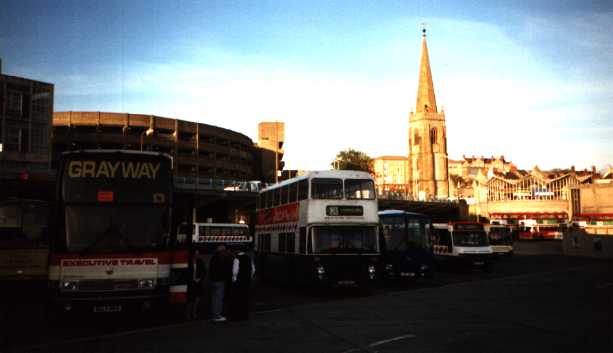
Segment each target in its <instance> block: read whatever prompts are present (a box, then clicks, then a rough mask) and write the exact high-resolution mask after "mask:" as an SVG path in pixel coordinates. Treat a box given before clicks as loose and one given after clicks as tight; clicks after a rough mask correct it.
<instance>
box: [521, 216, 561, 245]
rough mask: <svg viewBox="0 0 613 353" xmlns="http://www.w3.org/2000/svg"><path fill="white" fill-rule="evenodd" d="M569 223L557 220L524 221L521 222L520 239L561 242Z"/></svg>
mask: <svg viewBox="0 0 613 353" xmlns="http://www.w3.org/2000/svg"><path fill="white" fill-rule="evenodd" d="M566 228H567V223H566V222H565V221H560V220H557V219H524V220H520V221H519V226H518V231H519V239H522V240H537V239H538V240H545V239H550V240H551V239H557V240H561V239H562V238H563V236H564V232H565V231H566Z"/></svg>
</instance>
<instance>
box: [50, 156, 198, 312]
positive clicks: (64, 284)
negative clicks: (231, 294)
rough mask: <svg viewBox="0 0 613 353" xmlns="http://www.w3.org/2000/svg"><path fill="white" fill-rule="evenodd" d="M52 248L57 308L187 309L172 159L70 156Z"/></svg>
mask: <svg viewBox="0 0 613 353" xmlns="http://www.w3.org/2000/svg"><path fill="white" fill-rule="evenodd" d="M57 179H58V180H57V184H58V187H57V191H58V195H57V203H58V207H57V213H58V214H57V216H56V220H57V221H58V223H57V224H56V225H55V227H54V229H55V232H54V236H53V237H52V239H51V242H50V258H49V288H50V290H51V293H50V294H51V299H52V303H53V304H56V305H58V306H59V307H61V308H63V309H64V310H65V311H74V310H77V309H86V310H87V311H93V312H116V311H125V310H129V309H133V308H138V309H148V308H149V307H151V306H154V305H157V304H161V303H164V304H166V303H168V302H173V303H178V304H185V302H186V299H187V279H188V278H189V276H188V256H189V254H188V249H187V247H180V245H179V244H177V242H176V237H175V234H176V232H174V231H173V227H172V224H171V223H172V205H173V183H172V158H171V157H170V156H168V155H166V154H162V153H152V152H135V151H121V150H87V151H73V152H65V153H64V154H63V155H62V158H61V163H60V169H59V172H58V178H57Z"/></svg>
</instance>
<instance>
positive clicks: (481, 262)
mask: <svg viewBox="0 0 613 353" xmlns="http://www.w3.org/2000/svg"><path fill="white" fill-rule="evenodd" d="M474 263H475V266H483V265H484V264H485V262H483V261H475V262H474Z"/></svg>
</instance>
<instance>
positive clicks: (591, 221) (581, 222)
mask: <svg viewBox="0 0 613 353" xmlns="http://www.w3.org/2000/svg"><path fill="white" fill-rule="evenodd" d="M572 225H573V228H575V229H580V230H583V231H585V232H586V233H587V234H593V235H613V213H577V214H575V215H573V223H572Z"/></svg>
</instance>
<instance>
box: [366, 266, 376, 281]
mask: <svg viewBox="0 0 613 353" xmlns="http://www.w3.org/2000/svg"><path fill="white" fill-rule="evenodd" d="M368 278H370V279H374V278H375V266H373V265H369V266H368Z"/></svg>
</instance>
